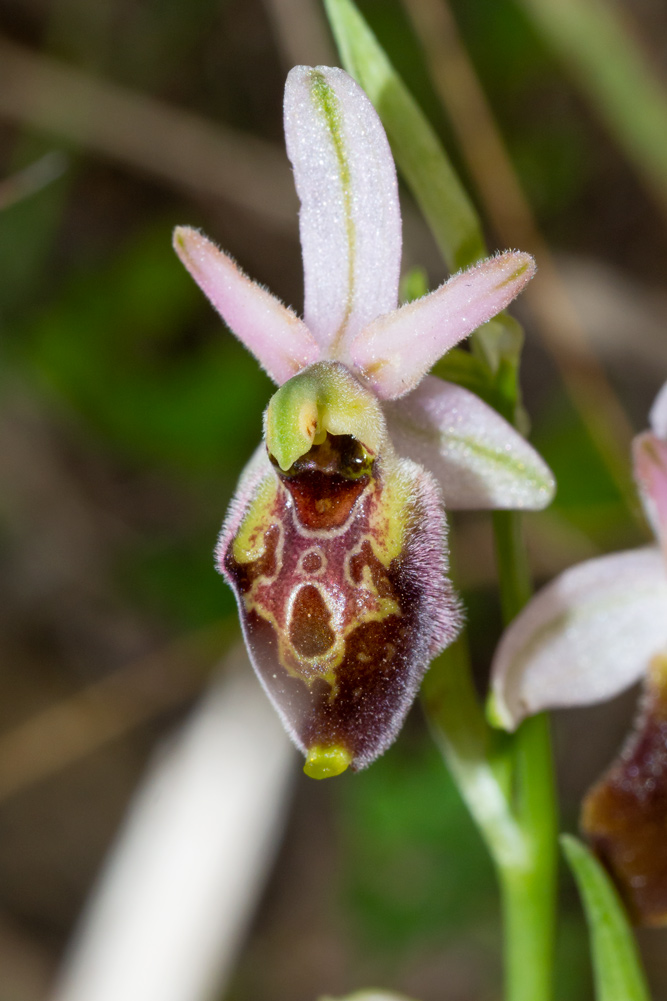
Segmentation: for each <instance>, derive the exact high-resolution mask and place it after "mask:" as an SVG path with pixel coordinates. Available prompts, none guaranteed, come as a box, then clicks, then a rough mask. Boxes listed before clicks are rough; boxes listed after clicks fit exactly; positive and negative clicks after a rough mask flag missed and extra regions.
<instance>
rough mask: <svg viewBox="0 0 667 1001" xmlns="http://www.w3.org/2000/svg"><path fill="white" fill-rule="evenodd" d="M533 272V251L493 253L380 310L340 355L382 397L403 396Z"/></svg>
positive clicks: (499, 308)
mask: <svg viewBox="0 0 667 1001" xmlns="http://www.w3.org/2000/svg"><path fill="white" fill-rule="evenodd" d="M534 274H535V262H534V261H533V258H532V257H531V256H530V255H529V254H524V253H521V252H520V251H507V252H506V253H504V254H499V255H498V256H497V257H490V258H489V259H488V260H486V261H482V262H481V264H477V265H475V267H473V268H469V269H468V270H467V271H462V272H460V273H459V274H457V275H454V276H453V277H452V278H450V279H449V281H447V282H445V283H444V285H441V286H440V288H438V289H436V291H435V292H431V293H430V294H429V295H426V296H424V297H423V299H418V300H417V301H416V302H411V303H408V304H407V305H405V306H402V307H401V308H400V309H398V310H396V311H395V312H394V313H390V314H389V315H388V316H381V317H380V318H379V319H378V320H376V321H375V322H374V323H372V324H371V325H370V326H369V327H367V328H366V329H365V330H362V331H361V333H360V334H359V335H358V336H357V338H356V339H355V340H354V341H353V343H352V344H351V345H350V348H349V352H348V357H347V359H346V358H343V359H342V360H343V361H348V362H349V363H351V364H352V365H353V366H355V367H356V368H357V369H359V370H360V371H361V372H362V373H363V374H364V376H365V378H366V379H367V380H368V381H369V382H370V384H371V385H372V386H373V388H374V389H375V391H376V392H377V394H378V396H380V397H382V398H383V399H386V400H393V399H396V398H397V397H399V396H403V395H404V394H405V393H407V392H408V391H409V390H411V389H414V387H415V386H416V385H417V383H418V382H419V381H420V380H421V379H422V377H423V376H424V375H425V374H426V372H428V370H429V368H430V367H431V365H433V363H434V362H436V361H437V360H438V358H440V357H441V356H442V355H443V354H445V352H446V351H448V350H449V349H450V348H452V347H454V345H455V344H458V342H459V341H460V340H462V338H464V337H466V336H467V335H468V334H470V333H472V331H473V330H475V329H476V328H477V327H479V326H480V325H481V324H482V323H486V321H487V320H490V319H491V317H492V316H495V315H496V313H499V312H500V311H501V310H502V309H504V308H505V307H506V306H507V305H509V303H510V302H511V301H512V299H514V297H515V296H516V295H518V294H519V292H520V291H521V289H522V288H523V287H524V285H526V284H527V282H528V281H529V280H530V279H531V278H532V277H533V275H534Z"/></svg>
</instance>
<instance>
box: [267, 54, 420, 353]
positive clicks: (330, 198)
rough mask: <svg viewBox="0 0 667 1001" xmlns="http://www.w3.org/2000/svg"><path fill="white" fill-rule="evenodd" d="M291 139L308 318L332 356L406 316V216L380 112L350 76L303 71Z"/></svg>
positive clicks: (293, 92) (290, 83)
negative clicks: (399, 313) (367, 331)
mask: <svg viewBox="0 0 667 1001" xmlns="http://www.w3.org/2000/svg"><path fill="white" fill-rule="evenodd" d="M285 139H286V143H287V152H288V155H289V158H290V160H291V161H292V166H293V168H294V181H295V184H296V189H297V193H298V195H299V199H300V201H301V212H300V214H299V227H300V232H301V248H302V252H303V266H304V281H305V308H304V318H305V321H306V324H307V325H308V327H309V329H310V330H311V331H312V332H313V335H314V336H315V338H316V340H317V342H318V344H319V345H320V347H321V348H322V350H323V356H326V357H329V358H343V352H344V346H345V345H346V344H347V343H349V341H350V340H351V339H353V338H354V337H355V336H356V334H357V333H358V332H359V331H360V330H362V329H363V328H364V327H365V326H366V325H367V324H369V323H370V322H371V321H372V320H374V319H375V318H376V317H377V316H380V315H381V314H382V313H388V312H390V311H391V310H393V309H395V308H396V304H397V301H398V280H399V270H400V264H401V215H400V208H399V203H398V185H397V181H396V169H395V167H394V161H393V158H392V155H391V150H390V149H389V143H388V141H387V137H386V135H385V132H384V129H383V127H382V124H381V122H380V119H379V118H378V115H377V112H376V111H375V108H374V107H373V105H372V104H371V102H370V101H369V100H368V98H367V97H366V95H365V94H364V92H363V90H362V89H361V87H359V85H358V84H357V83H356V82H355V81H354V80H353V79H352V77H350V76H348V74H347V73H345V72H344V71H343V70H341V69H337V68H331V67H328V66H317V67H314V68H313V67H310V66H296V67H295V68H294V69H293V70H291V71H290V73H289V75H288V77H287V84H286V86H285Z"/></svg>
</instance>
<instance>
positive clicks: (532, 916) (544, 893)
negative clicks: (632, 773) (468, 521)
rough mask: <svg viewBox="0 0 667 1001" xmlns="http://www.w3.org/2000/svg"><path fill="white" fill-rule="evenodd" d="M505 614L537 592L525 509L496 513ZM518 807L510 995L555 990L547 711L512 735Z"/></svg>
mask: <svg viewBox="0 0 667 1001" xmlns="http://www.w3.org/2000/svg"><path fill="white" fill-rule="evenodd" d="M493 523H494V534H495V541H496V555H497V560H498V572H499V578H500V594H501V602H502V608H503V617H504V619H505V622H506V623H508V622H510V621H511V620H512V619H513V618H514V616H515V615H517V614H518V613H519V612H520V611H521V609H522V608H523V606H524V605H525V603H526V601H527V600H528V598H529V597H530V590H531V588H530V578H529V574H528V566H527V561H526V557H525V548H524V546H523V545H522V539H521V528H520V515H519V514H518V513H517V512H513V511H512V512H510V511H498V512H495V513H494V516H493ZM512 752H513V768H512V774H513V779H514V813H515V817H516V821H517V823H518V825H519V829H520V831H521V833H522V835H523V838H524V843H525V849H526V852H525V861H524V864H523V865H522V866H512V865H502V864H499V876H500V883H501V887H502V894H503V911H504V916H505V977H506V998H507V1001H548V999H549V998H550V997H551V996H552V981H553V963H554V932H555V912H556V865H557V836H558V828H557V814H556V796H555V789H554V778H553V764H552V761H553V758H552V752H551V740H550V734H549V722H548V718H547V717H546V715H544V714H542V715H540V716H534V717H532V718H531V719H528V720H526V721H525V722H524V723H523V724H522V725H521V726H520V727H519V729H518V731H517V732H516V734H515V735H514V737H513V738H512Z"/></svg>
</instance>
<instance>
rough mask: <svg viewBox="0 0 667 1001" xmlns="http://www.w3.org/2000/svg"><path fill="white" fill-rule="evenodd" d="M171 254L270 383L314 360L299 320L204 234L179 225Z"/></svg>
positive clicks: (313, 348) (284, 379)
mask: <svg viewBox="0 0 667 1001" xmlns="http://www.w3.org/2000/svg"><path fill="white" fill-rule="evenodd" d="M174 249H175V251H176V253H177V254H178V256H179V257H180V259H181V261H182V262H183V264H184V265H185V267H186V268H187V269H188V271H189V272H190V274H191V275H192V277H193V278H194V280H195V281H196V282H197V284H198V285H199V287H200V289H201V290H202V292H204V294H205V295H206V296H207V298H208V299H209V300H210V302H211V303H212V304H213V306H215V308H216V309H217V311H218V313H220V316H221V317H222V318H223V320H224V321H225V323H226V324H227V326H228V327H229V329H230V330H231V331H232V333H234V334H236V336H237V337H238V339H239V340H240V341H242V342H243V343H244V344H245V346H246V347H247V348H248V349H249V350H250V351H252V353H253V354H254V356H255V358H256V359H257V360H258V362H259V363H260V365H262V366H263V367H264V368H265V369H266V371H267V372H268V374H269V375H270V376H271V378H272V379H273V380H274V382H277V383H278V385H282V383H283V382H287V380H288V379H291V378H292V376H293V375H296V373H297V372H300V371H301V369H302V368H305V367H306V366H307V365H310V364H311V363H312V362H314V361H317V359H318V357H319V348H318V346H317V344H316V343H315V339H314V338H313V335H312V334H311V332H310V331H309V330H308V327H307V326H306V325H305V323H304V322H303V320H300V319H299V317H298V316H297V315H296V314H295V313H294V312H292V310H291V309H288V307H287V306H284V305H283V304H282V303H281V302H280V300H279V299H276V297H275V296H273V295H271V293H270V292H267V290H266V289H264V288H262V286H261V285H258V284H257V283H256V282H253V281H251V279H250V278H248V276H247V275H245V274H244V273H243V271H241V269H240V268H239V266H238V265H237V264H236V263H235V262H234V261H233V260H232V258H231V257H229V256H228V255H227V254H225V253H224V252H223V251H222V250H220V249H219V248H218V247H216V245H215V244H214V243H212V242H211V241H210V240H209V239H207V237H205V236H204V234H203V233H199V232H198V231H197V230H196V229H191V228H190V227H189V226H177V227H176V229H175V230H174Z"/></svg>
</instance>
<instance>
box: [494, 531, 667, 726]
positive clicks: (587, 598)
mask: <svg viewBox="0 0 667 1001" xmlns="http://www.w3.org/2000/svg"><path fill="white" fill-rule="evenodd" d="M665 644H667V572H666V571H665V565H664V562H663V560H662V556H661V553H660V550H659V549H658V548H657V547H648V548H645V549H635V550H632V551H630V552H625V553H614V554H613V555H611V556H602V557H600V558H598V559H594V560H588V561H587V562H585V563H580V564H579V565H578V566H575V567H572V568H571V569H570V570H566V571H565V573H563V574H561V575H560V577H557V578H556V579H555V580H554V581H552V582H551V584H548V585H547V587H545V588H543V590H542V591H540V592H539V593H538V594H537V595H536V596H535V597H534V598H533V599H532V601H530V602H529V603H528V605H527V606H526V608H525V609H524V610H523V612H521V614H520V615H519V616H518V617H517V618H516V619H515V620H514V622H513V623H512V624H511V625H510V627H509V628H508V629H507V630H506V631H505V633H504V634H503V636H502V638H501V640H500V643H499V645H498V648H497V650H496V654H495V658H494V662H493V665H492V690H493V697H494V713H495V716H496V717H497V720H498V722H499V723H500V724H501V725H502V726H504V727H505V728H506V729H509V730H512V729H514V728H515V727H516V726H517V725H518V724H519V723H520V722H521V720H522V719H523V718H524V717H525V716H529V715H532V714H533V713H537V712H540V711H541V710H543V709H550V708H555V707H557V706H576V705H586V704H588V703H593V702H601V701H603V700H604V699H609V698H612V697H613V696H614V695H617V694H618V693H619V692H621V691H623V689H625V688H627V687H628V686H629V685H631V684H633V682H635V681H637V680H638V679H639V678H640V677H641V676H642V674H643V673H644V671H645V669H646V664H647V663H648V660H649V658H650V657H651V656H652V655H653V654H654V653H656V651H658V650H660V649H661V648H662V647H663V646H664V645H665Z"/></svg>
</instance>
